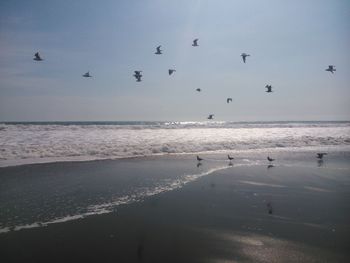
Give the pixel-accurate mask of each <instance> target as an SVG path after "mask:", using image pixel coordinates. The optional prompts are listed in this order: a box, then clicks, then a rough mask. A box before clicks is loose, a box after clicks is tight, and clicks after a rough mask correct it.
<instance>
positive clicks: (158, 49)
mask: <svg viewBox="0 0 350 263" xmlns="http://www.w3.org/2000/svg"><path fill="white" fill-rule="evenodd" d="M160 47H161V46H158V47H157V48H156V49H157V51H156V52H155V53H154V54H156V55H161V54H163V53H162V51H163V50H161V49H160Z"/></svg>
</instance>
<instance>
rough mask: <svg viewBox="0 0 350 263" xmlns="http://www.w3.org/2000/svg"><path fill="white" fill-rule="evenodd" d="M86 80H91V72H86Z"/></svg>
mask: <svg viewBox="0 0 350 263" xmlns="http://www.w3.org/2000/svg"><path fill="white" fill-rule="evenodd" d="M83 77H84V78H91V77H92V76H91V75H90V72H89V71H88V72H86V73H85V74H84V75H83Z"/></svg>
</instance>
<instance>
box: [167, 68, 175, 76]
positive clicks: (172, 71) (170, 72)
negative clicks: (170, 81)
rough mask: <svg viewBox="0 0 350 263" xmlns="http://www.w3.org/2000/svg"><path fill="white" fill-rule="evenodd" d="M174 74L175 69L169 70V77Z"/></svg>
mask: <svg viewBox="0 0 350 263" xmlns="http://www.w3.org/2000/svg"><path fill="white" fill-rule="evenodd" d="M174 72H176V70H175V69H169V70H168V73H169V75H171V74H173V73H174Z"/></svg>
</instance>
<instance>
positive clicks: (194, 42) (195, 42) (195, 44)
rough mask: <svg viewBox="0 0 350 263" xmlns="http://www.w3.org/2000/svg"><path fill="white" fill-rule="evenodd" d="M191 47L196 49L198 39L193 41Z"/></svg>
mask: <svg viewBox="0 0 350 263" xmlns="http://www.w3.org/2000/svg"><path fill="white" fill-rule="evenodd" d="M192 46H193V47H198V38H196V39H195V40H193V43H192Z"/></svg>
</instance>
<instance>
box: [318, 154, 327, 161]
mask: <svg viewBox="0 0 350 263" xmlns="http://www.w3.org/2000/svg"><path fill="white" fill-rule="evenodd" d="M324 155H327V153H317V158H318V159H320V160H322V159H323V156H324Z"/></svg>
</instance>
